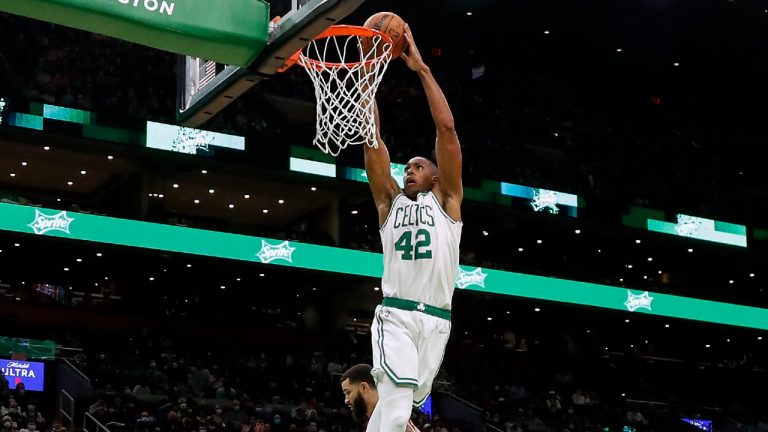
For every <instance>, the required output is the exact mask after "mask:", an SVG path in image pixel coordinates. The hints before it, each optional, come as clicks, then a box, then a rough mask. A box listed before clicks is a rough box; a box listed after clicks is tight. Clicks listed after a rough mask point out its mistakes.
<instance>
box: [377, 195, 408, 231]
mask: <svg viewBox="0 0 768 432" xmlns="http://www.w3.org/2000/svg"><path fill="white" fill-rule="evenodd" d="M401 195H403V193H402V192H400V193H399V194H397V195H395V197H394V198H392V204H390V205H389V212H387V218H386V219H384V223H383V224H381V226H380V227H379V231H381V230H383V229H384V227H385V226H387V222H389V217H390V216H392V209H394V208H395V204H396V203H397V200H398V199H400V196H401Z"/></svg>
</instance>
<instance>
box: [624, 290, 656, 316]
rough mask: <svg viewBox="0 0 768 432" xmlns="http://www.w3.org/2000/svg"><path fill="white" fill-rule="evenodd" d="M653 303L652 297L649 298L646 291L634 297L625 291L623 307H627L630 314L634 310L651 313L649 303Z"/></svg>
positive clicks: (630, 292)
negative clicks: (625, 297)
mask: <svg viewBox="0 0 768 432" xmlns="http://www.w3.org/2000/svg"><path fill="white" fill-rule="evenodd" d="M652 301H653V297H651V296H650V295H649V294H648V291H646V292H644V293H642V294H640V295H636V294H632V291H630V290H627V301H625V302H624V306H626V307H627V310H628V311H630V312H634V311H635V310H636V309H639V308H645V309H648V310H649V311H652V310H653V309H651V302H652Z"/></svg>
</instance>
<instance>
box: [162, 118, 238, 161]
mask: <svg viewBox="0 0 768 432" xmlns="http://www.w3.org/2000/svg"><path fill="white" fill-rule="evenodd" d="M147 147H150V148H156V149H161V150H168V151H173V152H177V153H186V154H198V155H211V154H213V149H214V147H225V148H230V149H234V150H245V138H244V137H241V136H237V135H227V134H223V133H218V132H210V131H205V130H200V129H193V128H189V127H182V126H174V125H167V124H163V123H155V122H151V121H150V122H147Z"/></svg>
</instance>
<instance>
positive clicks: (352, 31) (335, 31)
mask: <svg viewBox="0 0 768 432" xmlns="http://www.w3.org/2000/svg"><path fill="white" fill-rule="evenodd" d="M335 36H361V37H374V36H380V37H381V38H382V39H383V40H384V42H385V43H388V44H389V45H390V46H392V45H393V43H392V38H390V37H389V35H386V34H384V33H382V32H380V31H378V30H374V29H372V28H368V27H362V26H353V25H335V26H330V27H328V28H327V29H326V30H325V31H324V32H322V33H320V34H319V35H317V36H316V37H315V40H320V39H327V38H329V37H335ZM300 55H301V50H299V51H297V52H296V54H294V55H292V56H291V57H290V59H289V60H288V62H290V64H291V65H293V64H294V63H299V64H300V65H301V66H304V67H313V68H315V69H328V68H330V69H337V68H341V67H347V68H349V67H353V66H357V65H359V64H366V65H369V64H372V63H374V62H376V61H377V60H378V59H380V58H381V57H382V56H383V55H384V54H382V55H381V56H378V57H376V58H373V59H371V60H366V61H365V62H349V63H327V62H321V61H319V60H315V59H311V58H308V57H303V58H302V60H303V61H299V57H300ZM288 62H286V64H287V63H288ZM288 67H290V66H288ZM286 69H287V67H286Z"/></svg>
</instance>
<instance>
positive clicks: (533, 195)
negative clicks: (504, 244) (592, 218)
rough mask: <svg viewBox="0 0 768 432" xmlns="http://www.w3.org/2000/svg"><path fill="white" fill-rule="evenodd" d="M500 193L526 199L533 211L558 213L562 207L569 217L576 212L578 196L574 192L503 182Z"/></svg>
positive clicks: (573, 215)
mask: <svg viewBox="0 0 768 432" xmlns="http://www.w3.org/2000/svg"><path fill="white" fill-rule="evenodd" d="M501 194H502V195H509V196H512V197H516V198H522V199H524V200H528V201H529V204H530V206H531V208H532V209H533V211H535V212H542V213H550V214H558V213H560V210H561V209H564V210H565V214H567V215H568V216H571V217H576V216H577V213H578V208H579V197H578V196H577V195H574V194H569V193H565V192H558V191H553V190H548V189H541V188H532V187H528V186H521V185H516V184H512V183H504V182H502V183H501Z"/></svg>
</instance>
